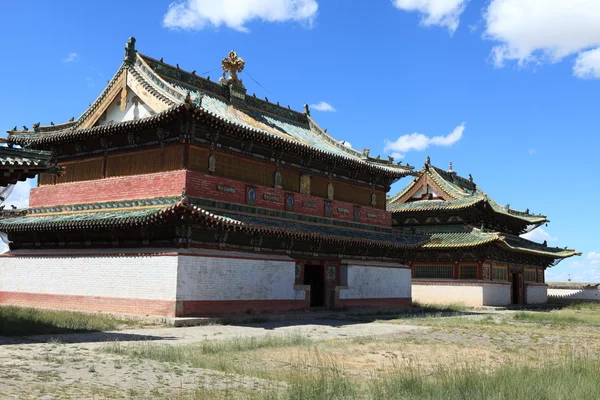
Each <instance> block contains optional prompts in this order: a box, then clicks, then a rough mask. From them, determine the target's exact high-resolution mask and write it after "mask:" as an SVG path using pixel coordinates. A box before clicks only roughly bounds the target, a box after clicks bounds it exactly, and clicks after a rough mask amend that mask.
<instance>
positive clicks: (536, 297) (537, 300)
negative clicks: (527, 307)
mask: <svg viewBox="0 0 600 400" xmlns="http://www.w3.org/2000/svg"><path fill="white" fill-rule="evenodd" d="M526 290H527V296H526V297H525V299H526V300H527V304H544V303H547V302H548V286H546V285H527V288H526Z"/></svg>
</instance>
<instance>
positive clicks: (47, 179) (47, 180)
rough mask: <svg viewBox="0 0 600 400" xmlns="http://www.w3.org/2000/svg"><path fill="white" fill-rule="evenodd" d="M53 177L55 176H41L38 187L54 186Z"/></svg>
mask: <svg viewBox="0 0 600 400" xmlns="http://www.w3.org/2000/svg"><path fill="white" fill-rule="evenodd" d="M53 177H54V175H52V174H40V178H39V182H38V185H39V186H46V185H52V184H53V183H54V180H53Z"/></svg>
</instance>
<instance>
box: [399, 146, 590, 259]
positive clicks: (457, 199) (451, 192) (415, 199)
mask: <svg viewBox="0 0 600 400" xmlns="http://www.w3.org/2000/svg"><path fill="white" fill-rule="evenodd" d="M414 176H415V177H414V179H413V181H412V182H411V183H410V184H408V185H407V186H406V187H405V188H404V189H402V190H401V191H400V192H399V193H398V194H396V195H395V196H393V197H390V198H388V203H387V209H388V210H389V211H391V212H392V215H393V217H394V219H395V220H398V219H400V217H402V219H403V220H404V221H405V224H404V225H402V226H403V227H404V228H405V229H410V230H412V231H414V232H416V233H418V234H422V235H425V236H428V237H429V238H430V241H429V243H427V244H425V245H424V246H423V249H429V250H443V249H466V248H474V247H478V246H484V245H488V244H496V245H498V246H500V247H501V248H503V249H506V250H509V251H511V252H517V253H525V254H529V255H536V256H543V257H547V258H552V259H562V258H567V257H571V256H574V255H581V253H578V252H576V251H575V250H574V249H569V248H566V247H565V248H558V247H548V246H547V244H546V243H543V244H540V243H536V242H532V241H530V240H527V239H524V238H522V237H520V236H519V235H517V234H514V233H522V232H524V231H526V230H527V229H529V230H531V229H534V228H536V227H537V226H539V225H541V224H543V223H546V222H548V219H547V217H546V216H545V215H541V214H532V213H530V212H529V211H517V210H513V209H511V208H510V207H509V206H508V205H507V206H501V205H500V204H499V203H497V202H496V201H494V200H493V199H491V198H490V197H488V195H487V194H486V193H485V192H484V191H483V190H481V188H479V186H478V185H477V184H475V182H474V181H473V179H472V177H471V176H470V175H469V178H463V177H461V176H459V175H457V174H456V172H454V171H453V170H452V164H450V168H449V170H447V171H445V170H443V169H441V168H438V167H435V166H433V165H431V163H430V160H429V157H428V158H427V160H426V162H425V164H424V166H423V168H422V169H421V170H420V171H418V172H416V173H415V174H414ZM482 210H483V211H485V212H487V213H491V214H493V217H494V218H492V221H494V220H495V221H498V220H499V219H504V221H506V220H509V221H511V222H512V224H511V226H514V227H516V228H515V231H516V232H512V233H506V232H500V231H498V230H497V229H494V227H486V226H484V224H483V223H482V221H477V222H478V224H477V225H476V226H477V227H476V226H475V225H474V223H473V221H471V222H470V225H469V224H467V223H466V222H467V221H465V219H466V218H467V217H471V218H476V217H473V216H476V215H482V214H477V212H479V213H481V212H482ZM457 211H464V213H462V214H461V213H457ZM455 214H460V215H461V216H462V217H463V218H455V217H453V215H455ZM426 217H429V218H426ZM480 225H481V228H479V226H480ZM486 228H488V229H486ZM399 231H400V230H399Z"/></svg>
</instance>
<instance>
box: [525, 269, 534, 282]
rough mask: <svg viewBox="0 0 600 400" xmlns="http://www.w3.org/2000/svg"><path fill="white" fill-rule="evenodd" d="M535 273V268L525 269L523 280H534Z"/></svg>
mask: <svg viewBox="0 0 600 400" xmlns="http://www.w3.org/2000/svg"><path fill="white" fill-rule="evenodd" d="M536 275H537V274H536V272H535V269H526V270H525V272H524V276H525V282H536V278H537V276H536Z"/></svg>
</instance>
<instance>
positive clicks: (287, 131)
mask: <svg viewBox="0 0 600 400" xmlns="http://www.w3.org/2000/svg"><path fill="white" fill-rule="evenodd" d="M134 44H135V39H133V38H131V39H130V42H129V43H128V45H127V47H126V52H125V59H124V61H123V63H122V65H121V66H120V68H119V69H118V71H117V73H116V74H115V75H114V77H113V78H112V79H111V80H110V81H109V83H108V85H107V86H106V88H105V89H104V90H103V91H102V93H101V94H100V96H99V97H98V98H97V99H96V101H95V102H94V103H93V104H91V105H90V107H89V108H88V109H87V110H86V111H85V112H84V113H83V114H82V115H81V116H80V117H79V118H77V119H73V120H72V121H69V122H67V123H65V124H61V125H51V126H40V124H35V125H34V127H33V129H32V130H25V129H23V130H17V129H14V130H10V131H8V133H9V139H8V140H9V141H10V142H11V143H15V144H20V145H28V146H32V147H37V148H46V147H49V146H50V145H52V144H56V143H62V142H70V141H75V140H81V139H82V138H86V137H90V136H96V135H97V136H100V135H103V134H107V133H112V132H115V131H123V130H127V131H131V130H135V129H138V128H139V129H141V128H143V127H145V126H152V125H156V124H157V123H159V122H160V121H162V120H165V119H170V118H173V117H174V116H176V115H178V114H179V113H182V112H184V110H189V109H191V110H192V111H193V115H194V116H195V117H196V118H197V119H201V120H204V121H206V122H208V123H209V124H210V125H213V126H215V127H220V128H222V129H225V130H227V131H228V132H229V133H232V134H235V135H236V136H238V137H240V138H241V139H249V140H254V141H258V142H262V143H265V144H267V145H270V146H273V147H277V148H283V149H285V150H286V151H289V152H292V153H296V154H300V155H303V156H304V155H307V156H310V157H312V158H313V159H323V160H332V161H334V162H335V163H336V165H339V166H340V167H344V166H346V167H353V168H354V169H366V170H368V171H370V172H372V173H374V174H377V175H383V176H388V177H391V178H400V177H402V176H406V175H408V174H410V173H411V168H410V167H408V166H402V165H397V164H394V163H393V160H392V159H379V158H378V157H377V158H373V157H370V156H369V154H368V150H365V151H364V152H360V151H357V150H355V149H352V148H349V147H348V146H346V145H345V143H342V142H340V141H338V140H336V139H334V138H333V137H331V136H330V135H329V134H327V132H326V130H323V129H321V128H320V127H319V126H318V124H317V123H316V122H315V121H314V120H313V119H312V118H311V117H310V111H309V109H308V106H305V110H304V112H299V111H295V110H292V109H291V108H289V106H288V107H287V108H286V107H282V106H280V105H279V104H274V103H271V102H269V101H268V100H262V99H259V98H257V97H255V96H246V95H245V88H243V86H241V82H240V85H238V86H236V87H235V88H234V89H235V91H236V93H237V97H235V98H234V97H233V96H234V95H233V94H232V90H234V89H233V88H232V85H230V84H228V83H227V82H225V81H224V82H222V83H216V82H213V81H211V80H209V79H205V78H203V77H200V76H197V75H196V74H195V72H194V71H192V72H187V71H184V70H182V69H180V68H179V66H178V65H177V66H173V65H169V64H167V63H164V62H162V60H160V61H159V60H156V59H154V58H151V57H148V56H145V55H143V54H140V53H138V52H137V51H136V50H135V48H134ZM125 87H129V88H133V90H134V91H135V92H136V94H137V95H138V96H139V97H140V98H141V99H142V101H144V103H145V104H147V105H149V106H150V107H151V108H152V110H153V113H154V115H152V116H150V117H146V118H142V119H139V120H137V121H127V122H117V123H114V124H111V125H102V126H95V125H97V121H98V119H99V117H100V116H101V115H102V113H103V112H104V111H105V110H106V109H107V107H108V106H109V105H110V103H111V102H112V101H113V100H114V99H115V98H116V97H117V96H118V95H119V94H120V93H121V90H122V89H123V88H125ZM240 93H241V97H240ZM240 98H242V99H243V100H239V99H240ZM238 100H239V101H238Z"/></svg>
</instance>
